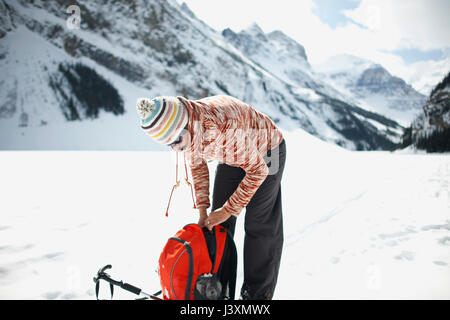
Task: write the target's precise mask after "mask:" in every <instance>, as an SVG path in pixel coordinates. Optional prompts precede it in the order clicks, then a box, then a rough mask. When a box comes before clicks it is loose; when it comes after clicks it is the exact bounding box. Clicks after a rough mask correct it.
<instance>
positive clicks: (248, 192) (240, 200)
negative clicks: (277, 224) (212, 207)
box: [222, 152, 269, 216]
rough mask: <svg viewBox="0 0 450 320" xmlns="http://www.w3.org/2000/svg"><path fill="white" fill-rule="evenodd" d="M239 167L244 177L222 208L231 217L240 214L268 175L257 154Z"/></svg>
mask: <svg viewBox="0 0 450 320" xmlns="http://www.w3.org/2000/svg"><path fill="white" fill-rule="evenodd" d="M240 167H241V168H242V169H243V170H244V171H245V177H244V179H242V181H241V182H240V183H239V185H238V187H237V189H236V191H235V192H234V193H233V194H232V195H231V197H230V198H229V199H228V200H227V202H225V204H224V205H223V207H222V209H223V210H224V211H225V212H227V213H230V214H231V215H233V216H238V215H239V214H240V213H241V211H242V209H244V207H246V206H247V204H248V203H249V202H250V200H251V199H252V197H253V195H254V194H255V192H256V191H257V190H258V188H259V187H260V186H261V184H262V183H263V182H264V180H265V179H266V178H267V175H268V174H269V168H268V167H267V164H266V163H265V161H264V159H263V157H262V156H261V155H260V154H259V152H254V153H253V154H252V155H251V157H250V159H249V161H248V162H246V163H245V164H244V165H241V166H240Z"/></svg>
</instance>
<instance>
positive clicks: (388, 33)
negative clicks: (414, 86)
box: [345, 0, 450, 51]
mask: <svg viewBox="0 0 450 320" xmlns="http://www.w3.org/2000/svg"><path fill="white" fill-rule="evenodd" d="M449 12H450V1H448V0H431V1H430V0H414V1H412V0H395V1H393V0H362V2H361V4H360V6H359V7H358V8H356V9H354V10H347V11H345V14H346V15H347V17H349V18H351V19H352V20H354V21H355V22H357V23H359V24H361V25H363V26H365V27H367V28H368V29H369V30H370V31H373V32H376V33H377V34H378V35H379V36H380V37H383V38H385V39H386V42H385V44H384V47H385V48H384V49H388V50H396V49H411V48H417V49H421V50H423V51H425V50H432V49H440V48H443V47H450V35H449V32H450V19H449V17H448V13H449Z"/></svg>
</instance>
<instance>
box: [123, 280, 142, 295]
mask: <svg viewBox="0 0 450 320" xmlns="http://www.w3.org/2000/svg"><path fill="white" fill-rule="evenodd" d="M120 287H121V288H122V289H124V290H127V291H130V292H131V293H134V294H135V295H140V294H141V291H142V290H141V289H139V288H137V287H135V286H132V285H131V284H129V283H124V284H123V285H121V286H120Z"/></svg>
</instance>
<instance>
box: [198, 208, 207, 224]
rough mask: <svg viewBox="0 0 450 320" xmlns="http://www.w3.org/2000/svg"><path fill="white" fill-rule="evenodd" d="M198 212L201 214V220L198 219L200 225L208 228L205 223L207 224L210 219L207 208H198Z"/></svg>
mask: <svg viewBox="0 0 450 320" xmlns="http://www.w3.org/2000/svg"><path fill="white" fill-rule="evenodd" d="M198 210H199V213H200V218H199V219H198V225H199V226H200V227H202V228H203V227H205V226H206V224H205V222H206V219H207V218H208V214H207V213H206V208H204V207H201V208H198Z"/></svg>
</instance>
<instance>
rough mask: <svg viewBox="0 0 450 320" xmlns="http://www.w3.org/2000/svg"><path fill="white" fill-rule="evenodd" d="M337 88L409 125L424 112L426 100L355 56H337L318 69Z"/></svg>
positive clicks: (375, 66)
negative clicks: (423, 107) (421, 111)
mask: <svg viewBox="0 0 450 320" xmlns="http://www.w3.org/2000/svg"><path fill="white" fill-rule="evenodd" d="M314 69H315V70H317V71H318V72H320V73H322V74H323V75H324V77H326V79H327V82H329V83H331V84H333V85H334V86H335V88H336V89H338V90H339V91H341V92H344V93H346V94H348V95H349V96H350V97H352V98H354V99H355V100H356V101H359V102H361V104H362V105H363V107H364V108H366V109H368V110H372V111H374V112H377V113H380V114H382V115H384V116H386V117H388V118H391V119H393V120H395V121H397V122H399V123H401V124H402V125H404V126H407V125H409V124H410V123H411V121H412V120H413V119H414V118H415V117H416V116H417V115H418V114H419V113H420V110H421V109H422V106H423V104H424V103H425V101H426V97H425V96H424V95H423V94H421V93H419V92H417V91H416V90H415V89H414V88H413V87H412V86H410V85H409V84H407V83H406V82H405V81H404V80H402V79H400V78H398V77H395V76H393V75H391V74H390V73H389V72H388V71H387V70H386V69H385V68H383V66H381V65H379V64H376V63H374V62H372V61H370V60H366V59H362V58H359V57H355V56H352V55H346V54H342V55H337V56H334V57H332V58H330V59H328V60H327V61H326V62H325V63H323V64H321V65H318V66H315V68H314Z"/></svg>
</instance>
